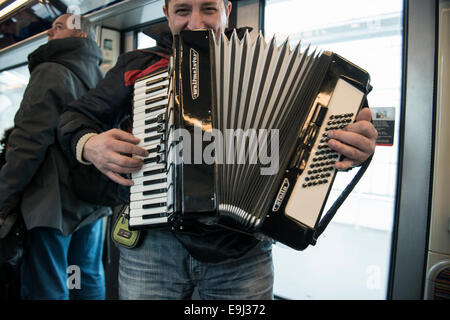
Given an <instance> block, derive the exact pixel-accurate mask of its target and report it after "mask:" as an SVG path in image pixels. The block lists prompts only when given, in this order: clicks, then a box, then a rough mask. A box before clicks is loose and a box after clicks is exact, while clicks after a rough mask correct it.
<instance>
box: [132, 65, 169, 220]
mask: <svg viewBox="0 0 450 320" xmlns="http://www.w3.org/2000/svg"><path fill="white" fill-rule="evenodd" d="M169 90H170V88H169V74H168V72H167V71H165V72H158V73H157V74H156V75H153V76H150V77H147V78H143V79H139V80H137V81H136V83H135V86H134V97H133V130H132V133H133V135H134V136H136V137H137V138H139V139H140V140H141V141H140V143H139V144H138V146H139V147H142V148H144V149H146V150H147V151H148V152H149V156H148V157H146V158H143V160H144V165H143V166H142V168H141V170H140V171H138V172H136V173H133V174H132V175H131V177H132V179H133V181H134V185H133V186H132V187H131V188H130V220H129V224H130V228H136V227H144V226H148V225H158V224H165V223H167V222H168V214H167V212H168V210H167V203H168V201H167V200H168V185H169V183H170V181H169V180H170V179H168V172H167V171H168V170H167V164H166V137H165V131H166V121H165V120H166V113H167V108H168V103H169V98H168V92H169Z"/></svg>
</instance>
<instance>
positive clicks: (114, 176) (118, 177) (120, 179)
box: [104, 171, 134, 187]
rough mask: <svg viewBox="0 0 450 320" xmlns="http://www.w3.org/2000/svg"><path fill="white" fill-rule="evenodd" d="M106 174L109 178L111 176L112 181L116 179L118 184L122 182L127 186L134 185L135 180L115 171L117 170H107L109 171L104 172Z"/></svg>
mask: <svg viewBox="0 0 450 320" xmlns="http://www.w3.org/2000/svg"><path fill="white" fill-rule="evenodd" d="M104 174H105V175H106V176H107V177H108V178H110V179H111V180H112V181H114V182H116V183H118V184H121V185H124V186H127V187H130V186H132V185H134V183H133V180H131V179H125V178H124V177H122V176H121V175H120V174H118V173H115V172H112V171H107V172H104Z"/></svg>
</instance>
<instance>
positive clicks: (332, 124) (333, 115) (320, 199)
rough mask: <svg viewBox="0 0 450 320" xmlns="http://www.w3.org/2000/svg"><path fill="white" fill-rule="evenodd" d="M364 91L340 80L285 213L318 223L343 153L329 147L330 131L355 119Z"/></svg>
mask: <svg viewBox="0 0 450 320" xmlns="http://www.w3.org/2000/svg"><path fill="white" fill-rule="evenodd" d="M363 98H364V93H363V92H361V91H360V90H358V89H357V88H355V87H354V86H352V85H351V84H349V83H348V82H346V81H344V80H338V82H337V84H336V88H335V90H334V93H333V95H332V97H331V100H330V102H329V104H328V112H327V115H326V116H325V118H324V120H323V124H324V125H322V126H321V128H320V131H319V133H318V135H317V139H316V140H315V141H314V143H313V145H312V149H311V154H310V157H309V159H308V161H307V163H306V167H305V169H304V171H303V173H302V174H301V175H300V177H299V178H298V179H297V181H296V184H295V186H294V189H293V191H292V194H291V196H290V198H289V201H288V203H287V205H286V210H285V213H286V215H287V216H289V217H291V218H293V219H294V220H296V221H299V222H301V223H302V224H305V225H307V226H308V227H310V228H314V227H315V224H316V222H317V220H318V218H319V216H320V214H321V212H322V210H323V207H324V205H325V204H326V199H327V197H328V193H329V189H330V187H331V184H332V182H333V179H334V176H335V173H336V169H334V164H335V163H336V161H338V160H339V158H340V155H339V154H338V153H336V152H334V151H333V150H331V149H329V148H328V145H327V142H328V138H327V132H328V131H330V130H336V129H342V128H344V127H345V126H346V125H347V124H349V123H351V122H353V121H354V120H355V118H356V113H357V111H358V110H359V108H360V106H361V103H362V100H363Z"/></svg>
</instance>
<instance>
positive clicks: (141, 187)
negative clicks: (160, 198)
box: [130, 182, 167, 193]
mask: <svg viewBox="0 0 450 320" xmlns="http://www.w3.org/2000/svg"><path fill="white" fill-rule="evenodd" d="M166 187H167V183H166V182H162V183H156V184H151V185H148V186H144V185H143V184H138V185H136V186H131V187H130V193H144V192H146V191H154V190H158V189H165V188H166Z"/></svg>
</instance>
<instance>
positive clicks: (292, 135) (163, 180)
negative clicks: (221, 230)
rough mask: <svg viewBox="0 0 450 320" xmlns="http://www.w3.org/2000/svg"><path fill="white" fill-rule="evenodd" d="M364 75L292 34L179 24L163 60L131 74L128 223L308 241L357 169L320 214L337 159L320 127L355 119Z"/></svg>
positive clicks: (295, 243)
mask: <svg viewBox="0 0 450 320" xmlns="http://www.w3.org/2000/svg"><path fill="white" fill-rule="evenodd" d="M369 83H370V77H369V75H368V73H367V72H366V71H364V70H362V69H361V68H359V67H357V66H356V65H354V64H352V63H350V62H349V61H346V60H345V59H344V58H342V57H340V56H339V55H337V54H335V53H332V52H327V51H325V52H318V51H316V50H314V51H313V50H311V48H310V47H307V48H306V49H304V50H303V49H302V48H301V45H300V43H299V44H298V45H297V46H296V47H295V48H291V47H290V45H289V42H288V41H287V40H286V41H285V42H284V43H283V44H282V45H280V46H278V45H277V43H276V41H275V39H274V38H273V39H272V40H271V41H270V42H266V40H265V39H264V37H263V36H262V35H261V34H259V36H258V37H256V39H254V40H251V38H250V36H249V34H248V33H246V34H245V35H244V36H243V37H238V36H237V34H236V32H234V33H233V34H232V35H231V36H230V37H227V36H225V35H224V34H221V35H220V37H216V36H215V34H214V33H213V32H212V31H210V30H199V31H183V32H181V34H180V35H177V36H175V38H174V55H173V57H172V59H171V63H170V65H169V67H168V68H167V69H163V70H160V71H159V72H157V73H154V74H151V75H150V76H147V77H144V78H141V79H138V80H137V81H136V82H135V89H134V90H135V91H134V110H133V134H134V135H135V136H137V137H138V138H140V139H141V142H140V144H139V146H141V147H143V148H146V149H147V150H148V151H149V153H150V155H149V157H147V158H145V159H144V165H143V167H142V169H141V170H140V171H139V172H137V173H134V174H132V179H133V180H134V182H135V185H134V186H132V187H131V189H130V217H129V218H130V219H129V227H130V229H139V228H151V227H171V228H177V227H179V226H180V225H182V224H183V222H185V221H188V220H196V221H198V222H199V223H204V224H208V225H220V226H223V227H225V228H229V229H232V230H236V231H238V232H243V233H247V234H251V235H254V236H256V237H261V238H270V239H272V240H274V241H278V242H281V243H283V244H285V245H287V246H289V247H291V248H294V249H297V250H303V249H304V248H306V247H307V246H308V245H309V244H314V243H315V241H316V239H317V237H318V236H319V235H320V233H321V232H322V231H323V230H324V228H325V227H326V225H327V224H328V222H329V221H330V220H331V218H332V216H333V215H334V213H335V212H336V210H337V208H338V207H339V206H340V204H341V203H342V201H343V199H345V197H346V195H348V193H349V192H350V191H351V189H352V188H353V187H354V184H356V182H357V180H359V178H360V176H361V175H362V173H363V171H364V170H365V168H366V167H367V166H363V167H362V169H360V171H361V173H359V172H358V173H359V174H358V175H356V176H355V178H354V180H353V181H352V185H351V186H350V185H349V186H348V187H347V188H346V190H344V191H345V192H344V193H346V194H344V195H341V197H340V198H339V199H338V201H337V202H336V203H335V204H334V205H333V206H332V211H333V212H331V213H330V212H328V213H327V214H326V215H324V214H323V211H324V207H325V203H326V201H327V199H328V195H329V192H330V189H331V187H332V184H333V181H334V178H335V176H336V173H337V172H336V170H335V169H334V166H333V165H334V163H335V162H336V161H338V160H339V159H340V157H341V156H340V155H339V154H337V153H336V152H334V151H332V150H331V149H329V148H328V146H327V132H328V131H329V130H334V129H342V128H344V127H345V126H346V125H347V124H349V123H351V122H353V121H354V120H355V117H356V115H357V113H358V111H359V110H360V109H361V108H362V106H363V104H364V102H365V101H366V95H367V94H368V93H369V92H370V90H371V86H370V84H369ZM330 210H331V209H330Z"/></svg>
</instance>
